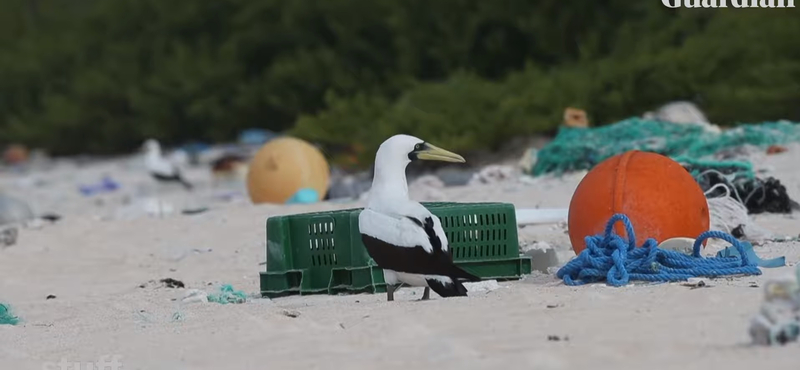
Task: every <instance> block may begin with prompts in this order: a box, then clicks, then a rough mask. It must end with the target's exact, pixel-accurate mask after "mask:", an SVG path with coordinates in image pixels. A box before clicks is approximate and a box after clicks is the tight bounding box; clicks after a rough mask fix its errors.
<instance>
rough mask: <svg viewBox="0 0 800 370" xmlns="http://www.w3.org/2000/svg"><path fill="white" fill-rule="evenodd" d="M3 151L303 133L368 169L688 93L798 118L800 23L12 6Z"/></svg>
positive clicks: (323, 5) (442, 9) (510, 12)
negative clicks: (376, 160)
mask: <svg viewBox="0 0 800 370" xmlns="http://www.w3.org/2000/svg"><path fill="white" fill-rule="evenodd" d="M0 4H2V6H3V12H0V144H3V143H6V142H11V141H23V142H25V143H28V144H30V145H35V146H42V147H44V148H46V149H48V150H50V151H51V152H53V153H55V154H73V153H79V152H93V153H113V152H120V151H127V150H130V149H133V148H134V147H136V146H138V145H139V144H140V143H141V141H142V140H143V139H144V138H146V137H150V136H152V137H157V138H159V139H162V140H164V141H166V142H168V143H173V144H176V143H180V142H183V141H186V140H193V139H200V140H229V139H231V138H233V137H234V135H235V134H236V133H237V132H238V131H239V130H241V129H244V128H248V127H264V128H269V129H272V130H275V131H283V130H291V131H290V132H291V133H293V134H295V135H298V136H301V137H304V138H307V139H309V140H313V141H316V142H318V143H321V144H323V145H324V146H326V147H328V148H338V147H342V146H345V147H346V146H348V145H350V144H352V143H353V142H359V143H361V144H362V145H363V149H364V151H363V153H364V154H363V157H362V158H363V159H364V160H365V162H367V161H368V158H369V157H370V155H371V153H370V152H371V151H372V150H374V148H375V147H376V146H377V145H378V144H379V143H380V141H381V140H382V139H383V138H385V137H386V136H388V135H391V134H393V133H398V132H406V133H411V134H416V135H419V136H421V137H424V138H425V139H427V140H430V141H432V142H437V143H440V144H441V145H443V146H447V147H448V148H452V149H454V150H467V149H476V148H492V147H497V146H499V145H501V144H502V143H503V142H504V141H505V140H507V139H508V138H509V137H512V136H515V135H521V134H529V133H537V132H547V131H552V130H553V129H554V127H556V125H557V124H558V123H559V122H560V119H561V113H562V111H563V109H564V107H565V106H569V105H572V106H578V107H581V108H584V109H586V110H587V111H588V112H589V114H590V116H591V118H592V121H593V123H597V124H602V123H608V122H611V121H613V120H616V119H621V118H625V117H628V116H630V115H636V114H640V113H642V112H643V111H645V110H648V109H652V108H654V107H656V106H657V105H659V104H662V103H664V102H666V101H669V100H674V99H687V100H692V101H694V102H696V103H697V104H699V105H700V106H701V107H702V108H703V109H704V110H705V111H706V112H707V113H708V115H709V117H710V118H711V119H712V120H713V121H715V122H717V123H721V124H735V123H737V122H752V121H760V120H774V119H780V118H785V119H793V120H800V109H798V108H797V104H796V102H797V101H798V98H800V38H797V37H796V35H798V34H800V15H799V14H798V13H797V12H794V11H792V10H787V9H773V10H741V9H731V10H728V11H725V10H702V9H701V10H697V9H683V10H672V9H666V8H665V7H663V5H662V4H661V3H660V2H659V1H640V2H631V1H629V0H575V1H569V2H564V1H562V0H540V1H527V0H503V1H495V2H490V1H479V0H437V1H428V0H386V1H369V0H328V1H316V0H248V1H245V0H217V1H210V2H202V1H189V0H174V1H160V0H117V1H100V0H77V1H67V0H0Z"/></svg>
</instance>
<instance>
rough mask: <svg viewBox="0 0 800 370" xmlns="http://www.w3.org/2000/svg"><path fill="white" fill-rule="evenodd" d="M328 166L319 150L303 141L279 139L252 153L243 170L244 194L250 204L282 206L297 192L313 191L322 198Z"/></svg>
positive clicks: (324, 191) (326, 185)
mask: <svg viewBox="0 0 800 370" xmlns="http://www.w3.org/2000/svg"><path fill="white" fill-rule="evenodd" d="M329 182H330V167H329V166H328V161H327V160H326V159H325V156H324V155H322V152H320V151H319V149H317V148H315V147H314V146H313V145H311V144H309V143H308V142H306V141H303V140H300V139H296V138H292V137H282V138H277V139H274V140H270V141H269V142H267V143H266V144H264V146H263V147H261V149H259V150H258V152H256V155H255V156H254V157H253V160H252V161H250V167H249V169H248V171H247V192H248V193H249V195H250V200H251V201H252V202H253V203H256V204H258V203H285V202H286V201H287V200H289V198H291V197H292V196H293V195H294V194H295V193H297V191H298V190H300V189H303V188H309V189H313V190H315V191H316V192H317V194H318V195H319V199H323V198H324V197H325V194H326V193H327V192H328V184H329Z"/></svg>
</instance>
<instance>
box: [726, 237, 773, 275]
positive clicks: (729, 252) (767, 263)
mask: <svg viewBox="0 0 800 370" xmlns="http://www.w3.org/2000/svg"><path fill="white" fill-rule="evenodd" d="M741 243H742V247H743V248H742V249H743V250H744V252H745V253H746V254H747V258H748V259H749V260H750V261H755V262H756V265H758V266H759V267H766V268H775V267H783V266H786V257H776V258H772V259H768V260H764V259H761V257H759V256H758V255H756V252H755V251H753V245H752V244H750V243H748V242H745V241H743V242H741ZM740 256H741V254H740V253H739V250H738V249H736V248H733V247H727V248H725V249H723V250H721V251H719V252H717V257H721V258H726V257H740Z"/></svg>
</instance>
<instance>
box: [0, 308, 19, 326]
mask: <svg viewBox="0 0 800 370" xmlns="http://www.w3.org/2000/svg"><path fill="white" fill-rule="evenodd" d="M18 323H19V317H16V316H14V315H12V314H11V311H10V310H9V308H8V305H5V304H2V303H0V325H17V324H18Z"/></svg>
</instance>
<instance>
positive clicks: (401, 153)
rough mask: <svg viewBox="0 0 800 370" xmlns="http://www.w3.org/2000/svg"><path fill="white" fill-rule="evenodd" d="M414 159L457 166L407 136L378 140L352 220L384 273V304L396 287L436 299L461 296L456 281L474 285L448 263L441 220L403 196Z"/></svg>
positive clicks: (457, 158)
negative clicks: (365, 192) (368, 184)
mask: <svg viewBox="0 0 800 370" xmlns="http://www.w3.org/2000/svg"><path fill="white" fill-rule="evenodd" d="M415 160H436V161H445V162H460V163H463V162H465V161H464V158H463V157H461V156H460V155H458V154H455V153H451V152H448V151H446V150H444V149H441V148H437V147H435V146H433V145H431V144H428V143H426V142H424V141H423V140H420V139H417V138H415V137H413V136H408V135H395V136H392V137H391V138H389V139H388V140H386V141H384V142H383V144H381V146H380V148H379V149H378V153H377V154H376V155H375V174H374V177H373V180H372V188H371V189H370V191H369V200H368V202H367V206H366V207H365V208H364V210H363V211H361V213H360V214H359V216H358V226H359V229H360V233H361V240H362V241H363V242H364V246H366V249H367V252H368V253H369V255H370V257H372V259H373V260H375V263H376V264H377V265H378V267H380V268H382V269H383V270H384V280H385V281H386V284H387V288H386V290H387V295H388V300H389V301H392V300H394V291H395V290H396V289H397V288H398V286H399V285H401V284H407V285H410V286H424V287H425V293H424V294H423V296H422V300H427V299H429V298H430V289H433V291H434V292H436V293H437V294H439V295H440V296H442V297H453V296H466V295H467V289H466V288H465V287H464V285H463V284H462V280H466V281H480V278H479V277H477V276H474V275H472V274H470V273H468V272H466V271H464V270H462V269H461V268H459V267H458V266H456V265H455V264H454V263H453V258H452V257H451V255H450V252H449V245H448V242H447V236H446V235H445V233H444V230H443V229H442V224H441V221H439V218H438V217H435V216H434V215H433V214H431V212H430V211H428V209H426V208H425V207H424V206H423V205H421V204H419V203H417V202H414V201H412V200H410V199H409V197H408V184H407V183H406V166H407V165H408V164H409V163H411V162H412V161H415Z"/></svg>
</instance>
